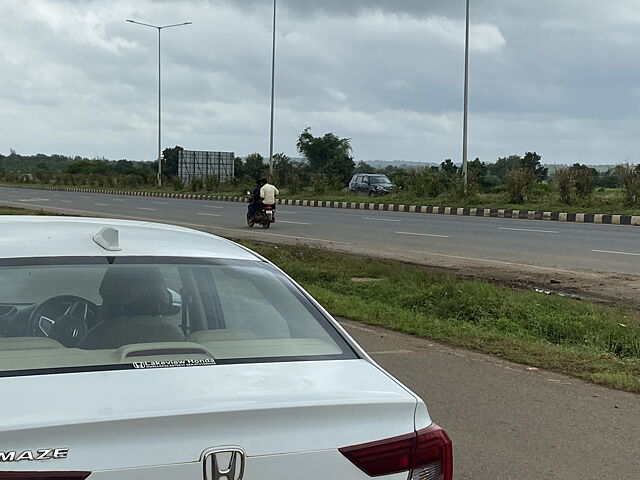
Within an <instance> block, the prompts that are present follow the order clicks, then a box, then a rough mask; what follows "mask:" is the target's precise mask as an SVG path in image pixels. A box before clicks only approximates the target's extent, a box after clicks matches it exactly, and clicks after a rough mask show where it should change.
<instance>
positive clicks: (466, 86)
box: [462, 0, 469, 192]
mask: <svg viewBox="0 0 640 480" xmlns="http://www.w3.org/2000/svg"><path fill="white" fill-rule="evenodd" d="M466 4H467V11H466V24H465V42H464V119H463V122H462V123H463V125H462V179H463V182H464V189H465V192H466V190H467V181H468V172H467V163H468V159H467V138H468V120H469V0H466Z"/></svg>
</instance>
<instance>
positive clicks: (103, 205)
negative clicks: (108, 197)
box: [94, 203, 109, 207]
mask: <svg viewBox="0 0 640 480" xmlns="http://www.w3.org/2000/svg"><path fill="white" fill-rule="evenodd" d="M94 205H97V206H98V207H108V206H109V204H108V203H94Z"/></svg>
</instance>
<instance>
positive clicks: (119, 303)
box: [99, 265, 171, 319]
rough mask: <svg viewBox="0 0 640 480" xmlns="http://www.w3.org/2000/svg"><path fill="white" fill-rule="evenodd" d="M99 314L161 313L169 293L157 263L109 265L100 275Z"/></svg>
mask: <svg viewBox="0 0 640 480" xmlns="http://www.w3.org/2000/svg"><path fill="white" fill-rule="evenodd" d="M99 293H100V296H101V297H102V308H101V317H102V318H103V319H105V318H109V317H131V316H137V315H162V314H163V313H165V312H166V311H167V310H168V309H169V308H170V307H171V294H170V293H169V291H168V290H167V286H166V284H165V282H164V278H163V277H162V274H161V273H160V269H158V268H157V267H148V266H137V265H136V266H112V267H110V268H109V269H108V270H107V272H106V273H105V275H104V277H103V278H102V283H101V285H100V290H99Z"/></svg>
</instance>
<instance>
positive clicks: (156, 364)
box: [133, 358, 216, 369]
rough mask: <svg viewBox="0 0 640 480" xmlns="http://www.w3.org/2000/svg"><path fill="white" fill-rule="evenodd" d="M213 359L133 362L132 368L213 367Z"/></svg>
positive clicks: (214, 362)
mask: <svg viewBox="0 0 640 480" xmlns="http://www.w3.org/2000/svg"><path fill="white" fill-rule="evenodd" d="M215 364H216V361H215V360H214V359H213V358H201V359H187V360H156V361H153V362H133V368H139V369H142V368H177V367H202V366H206V365H215Z"/></svg>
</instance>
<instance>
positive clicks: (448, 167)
mask: <svg viewBox="0 0 640 480" xmlns="http://www.w3.org/2000/svg"><path fill="white" fill-rule="evenodd" d="M440 169H441V170H442V171H443V172H446V173H451V174H455V173H456V172H457V171H458V167H457V166H456V164H455V163H453V162H452V161H451V159H450V158H447V159H446V160H445V161H444V162H442V163H441V164H440Z"/></svg>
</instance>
